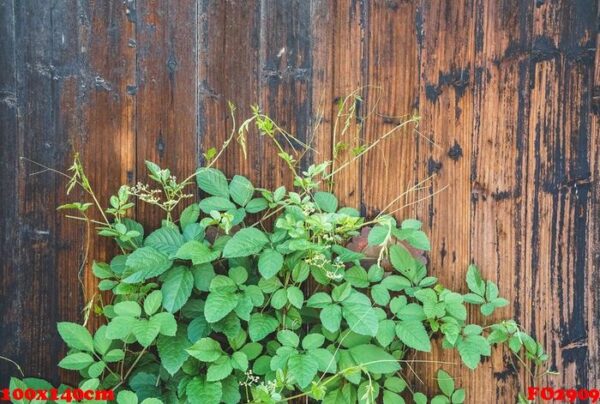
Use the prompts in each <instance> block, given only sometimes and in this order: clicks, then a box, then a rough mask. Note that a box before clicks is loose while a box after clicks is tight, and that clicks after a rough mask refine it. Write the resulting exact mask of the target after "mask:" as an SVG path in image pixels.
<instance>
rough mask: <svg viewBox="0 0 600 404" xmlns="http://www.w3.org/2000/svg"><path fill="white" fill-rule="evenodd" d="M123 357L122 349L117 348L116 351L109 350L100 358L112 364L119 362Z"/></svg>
mask: <svg viewBox="0 0 600 404" xmlns="http://www.w3.org/2000/svg"><path fill="white" fill-rule="evenodd" d="M124 357H125V352H123V350H122V349H119V348H117V349H111V350H110V351H108V352H107V353H106V354H105V355H104V356H103V357H102V359H104V360H105V361H106V362H109V363H112V362H119V361H120V360H122V359H123V358H124Z"/></svg>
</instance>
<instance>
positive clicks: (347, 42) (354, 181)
mask: <svg viewBox="0 0 600 404" xmlns="http://www.w3.org/2000/svg"><path fill="white" fill-rule="evenodd" d="M335 13H336V18H335V30H334V42H333V44H334V45H333V46H334V58H333V60H334V65H333V66H334V68H333V77H334V83H333V95H334V100H335V102H336V104H335V105H337V104H338V103H339V102H340V101H343V100H344V99H345V98H346V97H348V96H350V95H351V94H356V95H357V96H358V97H360V99H362V100H363V101H361V100H358V99H357V100H354V99H349V100H348V102H347V103H346V106H347V108H345V109H344V115H345V116H342V117H341V118H340V119H339V120H338V124H337V125H336V123H335V121H336V118H337V116H338V111H337V109H336V107H335V105H334V107H333V108H332V116H331V120H332V125H333V126H334V128H333V129H332V132H333V137H332V141H331V146H332V148H335V147H336V145H338V144H344V150H343V151H340V152H339V154H338V155H337V158H336V159H335V164H334V166H333V169H334V170H335V169H337V168H339V167H341V166H342V165H343V164H344V163H345V162H346V161H349V160H350V159H352V149H353V148H355V147H358V146H360V145H362V144H363V140H364V139H363V132H362V119H361V116H362V114H364V112H365V111H366V110H368V106H367V105H365V102H364V99H365V94H366V93H367V91H368V87H367V85H368V84H369V83H368V82H366V77H365V74H364V73H365V69H366V60H363V58H366V57H367V52H368V51H367V48H366V46H367V41H366V39H365V37H366V35H367V33H366V29H367V27H368V22H367V21H368V7H367V5H366V4H365V3H364V2H362V1H360V2H359V1H351V2H349V1H338V2H335ZM352 105H353V109H354V112H352V111H351V106H352ZM346 123H347V124H348V125H347V129H346V130H345V131H344V130H343V128H344V126H346ZM360 168H361V165H360V159H359V160H356V161H354V162H353V163H352V164H349V165H348V166H346V168H345V169H344V170H343V171H340V172H339V174H337V175H336V176H335V178H334V181H335V184H334V187H333V191H334V192H335V194H336V195H337V197H338V199H339V201H340V206H352V207H361V206H360V203H361V201H362V189H361V184H362V182H361V181H362V178H361V175H360Z"/></svg>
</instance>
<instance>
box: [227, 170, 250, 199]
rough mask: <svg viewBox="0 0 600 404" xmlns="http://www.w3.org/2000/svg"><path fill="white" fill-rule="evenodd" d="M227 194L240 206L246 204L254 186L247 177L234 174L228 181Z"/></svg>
mask: <svg viewBox="0 0 600 404" xmlns="http://www.w3.org/2000/svg"><path fill="white" fill-rule="evenodd" d="M229 194H230V195H231V199H233V200H234V202H235V203H237V204H238V205H240V206H246V204H247V203H248V202H250V200H251V199H252V195H253V194H254V186H253V185H252V183H251V182H250V181H249V180H248V178H246V177H244V176H241V175H236V176H234V177H233V179H232V180H231V182H230V183H229Z"/></svg>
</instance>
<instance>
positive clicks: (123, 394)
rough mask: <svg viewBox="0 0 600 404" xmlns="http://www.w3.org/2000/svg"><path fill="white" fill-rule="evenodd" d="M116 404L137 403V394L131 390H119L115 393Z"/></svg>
mask: <svg viewBox="0 0 600 404" xmlns="http://www.w3.org/2000/svg"><path fill="white" fill-rule="evenodd" d="M117 403H118V404H138V398H137V395H136V394H135V393H134V392H133V391H129V390H121V391H119V394H117Z"/></svg>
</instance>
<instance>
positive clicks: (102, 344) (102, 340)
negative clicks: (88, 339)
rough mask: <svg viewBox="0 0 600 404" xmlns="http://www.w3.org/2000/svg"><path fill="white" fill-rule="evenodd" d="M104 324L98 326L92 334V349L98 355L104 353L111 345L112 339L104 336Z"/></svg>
mask: <svg viewBox="0 0 600 404" xmlns="http://www.w3.org/2000/svg"><path fill="white" fill-rule="evenodd" d="M107 328H108V327H107V326H106V325H102V326H100V328H98V329H97V330H96V333H95V334H94V350H95V351H96V353H98V354H100V355H104V354H105V353H106V352H107V351H108V350H109V349H110V346H111V345H112V342H113V341H112V339H110V338H107V337H106V329H107Z"/></svg>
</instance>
